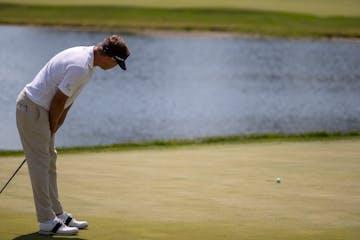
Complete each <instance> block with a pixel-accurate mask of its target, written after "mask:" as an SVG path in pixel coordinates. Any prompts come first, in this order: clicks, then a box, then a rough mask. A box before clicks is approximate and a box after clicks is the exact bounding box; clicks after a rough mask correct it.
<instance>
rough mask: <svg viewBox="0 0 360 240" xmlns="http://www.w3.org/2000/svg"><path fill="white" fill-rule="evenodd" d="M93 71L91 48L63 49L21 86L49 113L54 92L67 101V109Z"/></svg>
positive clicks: (31, 98)
mask: <svg viewBox="0 0 360 240" xmlns="http://www.w3.org/2000/svg"><path fill="white" fill-rule="evenodd" d="M93 71H94V46H88V47H85V46H81V47H73V48H69V49H66V50H64V51H62V52H60V53H58V54H57V55H55V56H54V57H53V58H52V59H50V61H49V62H48V63H47V64H46V65H45V66H44V67H43V68H42V69H41V70H40V72H39V73H38V74H37V75H36V76H35V78H34V79H33V81H32V82H30V83H29V84H27V85H26V86H25V92H26V95H27V96H28V97H29V98H30V100H31V101H33V102H34V103H36V104H38V105H40V106H42V107H43V108H45V109H46V110H48V111H49V109H50V104H51V100H52V99H53V97H54V96H55V93H56V91H57V89H59V90H60V91H61V92H62V93H64V94H65V95H66V96H68V97H69V98H68V99H67V101H66V103H65V108H67V107H69V106H70V105H71V104H72V103H73V102H74V100H75V99H76V97H77V96H78V95H79V94H80V92H81V90H82V89H83V87H84V86H85V84H86V83H87V82H88V81H89V80H90V78H91V76H92V74H93Z"/></svg>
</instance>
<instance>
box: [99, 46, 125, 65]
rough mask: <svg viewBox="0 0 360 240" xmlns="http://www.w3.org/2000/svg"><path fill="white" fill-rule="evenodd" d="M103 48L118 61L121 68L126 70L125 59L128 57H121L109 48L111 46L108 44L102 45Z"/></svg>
mask: <svg viewBox="0 0 360 240" xmlns="http://www.w3.org/2000/svg"><path fill="white" fill-rule="evenodd" d="M102 49H103V52H104V53H105V54H106V55H108V56H110V57H112V58H113V59H115V61H116V62H117V64H118V65H119V66H120V67H121V69H123V70H126V64H125V59H126V58H127V57H128V56H126V57H121V56H120V54H117V53H115V52H114V51H111V49H110V48H109V46H107V45H106V44H103V45H102Z"/></svg>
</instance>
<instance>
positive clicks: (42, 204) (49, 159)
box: [16, 35, 130, 235]
mask: <svg viewBox="0 0 360 240" xmlns="http://www.w3.org/2000/svg"><path fill="white" fill-rule="evenodd" d="M129 55H130V52H129V49H128V47H127V45H126V43H125V41H124V40H123V39H122V38H121V37H120V36H118V35H112V36H109V37H107V38H106V39H105V40H104V41H103V42H102V43H99V44H98V45H97V46H89V47H73V48H69V49H67V50H64V51H62V52H60V53H58V54H57V55H56V56H54V57H53V58H52V59H51V60H50V61H49V62H48V63H47V64H46V65H45V66H44V67H43V68H42V69H41V70H40V72H39V73H38V74H37V75H36V77H35V78H34V79H33V81H32V82H30V83H29V84H27V85H26V86H25V88H24V89H23V90H22V92H21V93H20V94H19V96H18V98H17V101H16V123H17V128H18V131H19V135H20V139H21V143H22V146H23V149H24V153H25V158H26V161H27V164H28V169H29V175H30V180H31V185H32V189H33V196H34V202H35V208H36V213H37V219H38V221H39V223H40V225H39V227H40V231H39V233H40V234H44V235H54V234H58V235H74V234H77V233H78V229H83V228H87V227H88V223H87V222H85V221H77V220H76V219H75V218H73V217H72V215H71V214H69V213H66V212H64V210H63V208H62V205H61V203H60V200H59V197H58V189H57V178H56V158H57V154H56V149H55V146H54V139H55V133H56V131H57V130H58V129H59V128H60V126H61V125H62V124H63V122H64V120H65V118H66V115H67V113H68V111H69V109H70V108H71V106H72V104H73V102H74V100H75V98H76V97H77V96H78V95H79V93H80V91H81V90H82V88H83V87H84V85H85V84H86V83H87V82H88V81H89V79H90V77H91V75H92V73H93V71H94V68H95V67H96V66H99V67H100V68H102V69H103V70H107V69H111V68H113V67H115V66H116V65H119V66H120V67H121V68H122V69H123V70H126V65H125V59H126V58H127V57H128V56H129Z"/></svg>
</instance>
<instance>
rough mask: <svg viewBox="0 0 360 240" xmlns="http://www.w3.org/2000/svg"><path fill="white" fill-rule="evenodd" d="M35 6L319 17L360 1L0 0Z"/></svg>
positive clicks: (356, 10)
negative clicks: (259, 12) (231, 11)
mask: <svg viewBox="0 0 360 240" xmlns="http://www.w3.org/2000/svg"><path fill="white" fill-rule="evenodd" d="M1 2H2V3H17V4H37V5H107V6H108V5H111V6H133V7H147V8H149V7H150V8H154V7H156V8H232V9H234V8H235V9H254V10H265V11H282V12H297V13H308V14H313V15H321V16H360V0H341V1H339V0H302V1H298V0H285V1H284V0H241V1H239V0H221V1H219V0H196V1H194V0H181V1H179V0H51V1H50V0H0V3H1Z"/></svg>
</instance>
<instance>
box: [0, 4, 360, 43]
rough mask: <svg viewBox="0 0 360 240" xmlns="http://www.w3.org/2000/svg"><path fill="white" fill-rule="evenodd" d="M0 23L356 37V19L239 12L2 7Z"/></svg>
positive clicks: (359, 34)
mask: <svg viewBox="0 0 360 240" xmlns="http://www.w3.org/2000/svg"><path fill="white" fill-rule="evenodd" d="M0 23H3V24H31V25H46V26H68V27H83V28H87V29H97V30H99V29H103V30H116V31H122V32H128V31H141V30H143V29H160V30H181V31H184V30H185V31H190V30H199V31H222V32H234V33H243V34H260V35H269V36H277V37H314V38H321V37H345V38H346V37H355V38H356V37H360V17H319V16H315V15H305V14H296V13H284V12H271V11H258V10H242V9H214V8H204V9H202V8H182V9H174V8H171V9H165V8H140V7H125V6H48V5H11V4H0Z"/></svg>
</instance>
